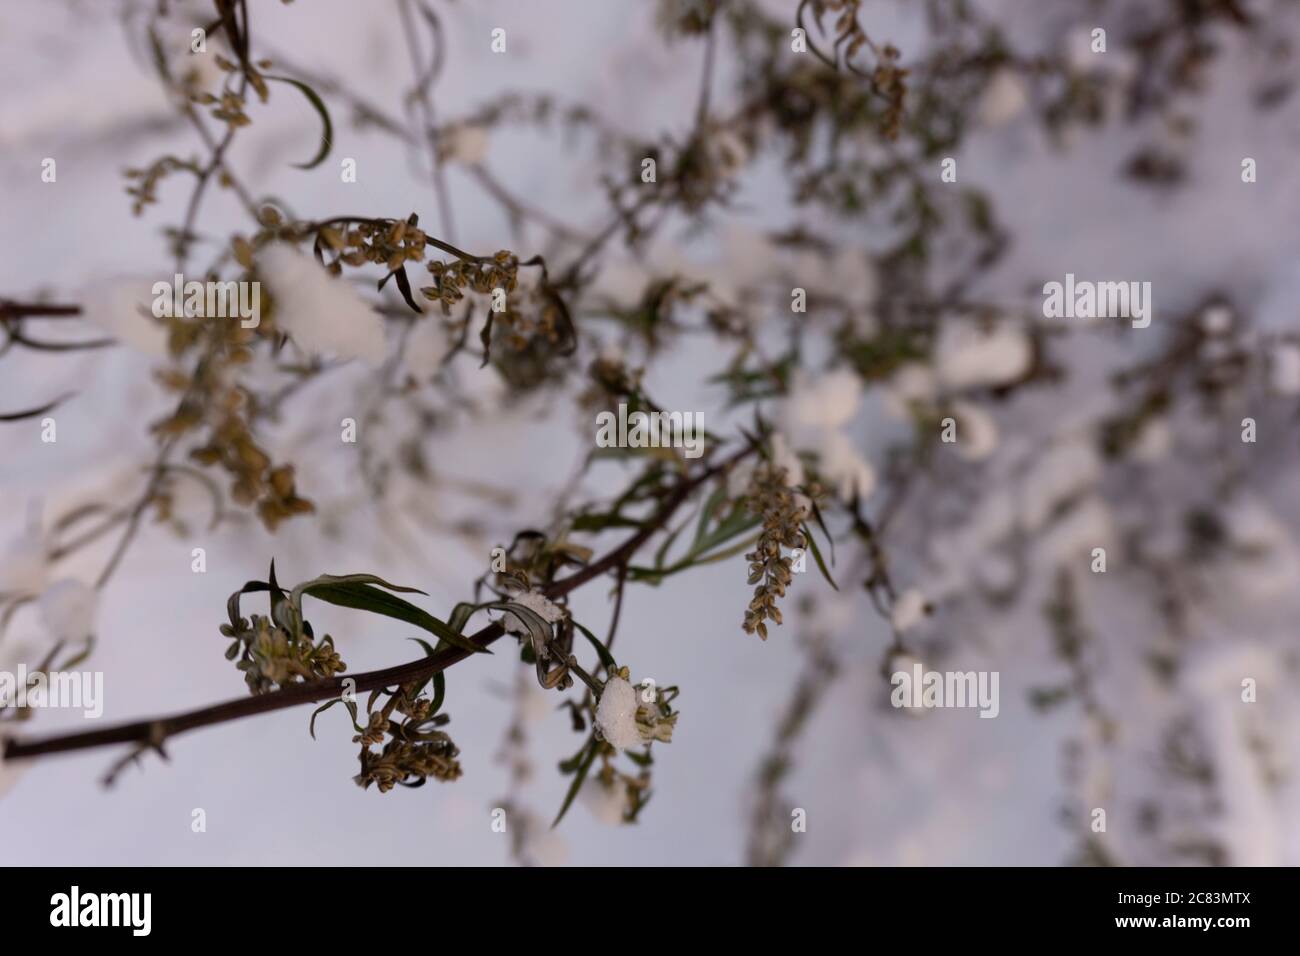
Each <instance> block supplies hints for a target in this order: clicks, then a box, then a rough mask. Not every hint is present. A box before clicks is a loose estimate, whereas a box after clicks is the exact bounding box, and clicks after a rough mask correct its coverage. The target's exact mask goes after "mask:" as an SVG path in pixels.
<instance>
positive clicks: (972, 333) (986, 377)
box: [935, 322, 1034, 390]
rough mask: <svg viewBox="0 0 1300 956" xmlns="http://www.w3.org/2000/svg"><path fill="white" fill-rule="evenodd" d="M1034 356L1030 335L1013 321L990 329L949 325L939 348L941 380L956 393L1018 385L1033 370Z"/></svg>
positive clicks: (936, 355)
mask: <svg viewBox="0 0 1300 956" xmlns="http://www.w3.org/2000/svg"><path fill="white" fill-rule="evenodd" d="M1033 357H1034V352H1033V347H1032V345H1031V344H1030V341H1029V336H1028V335H1026V334H1025V332H1024V330H1023V329H1021V328H1019V327H1017V326H1016V325H1014V324H1012V323H1010V322H999V323H997V324H995V325H994V326H992V327H991V328H988V329H983V328H980V327H978V326H976V325H974V324H972V323H969V322H949V323H947V324H946V325H944V327H943V329H942V330H941V331H940V333H939V341H938V343H937V344H936V346H935V368H936V371H937V372H938V375H939V380H940V381H941V382H942V383H943V385H944V386H946V387H947V388H950V389H953V390H961V389H965V388H976V387H979V386H984V385H1005V384H1007V383H1008V382H1014V381H1015V380H1016V379H1018V378H1020V377H1021V376H1023V375H1024V374H1025V373H1026V372H1028V371H1029V366H1030V363H1031V362H1032V361H1033Z"/></svg>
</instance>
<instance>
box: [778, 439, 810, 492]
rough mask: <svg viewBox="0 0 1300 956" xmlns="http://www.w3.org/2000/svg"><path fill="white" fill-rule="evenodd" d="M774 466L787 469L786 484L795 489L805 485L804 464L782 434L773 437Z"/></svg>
mask: <svg viewBox="0 0 1300 956" xmlns="http://www.w3.org/2000/svg"><path fill="white" fill-rule="evenodd" d="M772 464H773V465H775V466H776V467H777V468H784V469H785V483H786V484H787V485H789V486H790V487H792V488H794V487H797V486H799V485H802V484H803V483H804V479H805V476H804V473H803V462H802V461H800V460H799V456H798V455H796V454H795V453H794V449H792V448H791V447H790V443H789V441H787V439H786V437H785V436H784V435H783V434H781V433H780V432H776V433H775V434H773V435H772Z"/></svg>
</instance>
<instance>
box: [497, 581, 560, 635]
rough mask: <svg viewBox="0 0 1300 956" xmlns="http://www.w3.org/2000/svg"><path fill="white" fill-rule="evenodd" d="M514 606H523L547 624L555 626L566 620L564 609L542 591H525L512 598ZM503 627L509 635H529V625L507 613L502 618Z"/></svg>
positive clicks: (516, 616)
mask: <svg viewBox="0 0 1300 956" xmlns="http://www.w3.org/2000/svg"><path fill="white" fill-rule="evenodd" d="M510 602H511V603H512V604H521V605H523V606H524V607H526V608H528V610H530V611H532V612H534V613H535V614H538V615H540V616H541V618H542V620H544V621H545V622H546V623H547V624H554V623H555V622H556V621H559V620H562V619H563V618H564V608H562V607H560V606H559V605H558V604H555V603H553V602H552V601H551V600H550V599H549V598H547V597H546V595H545V594H543V593H542V592H541V591H523V592H521V593H519V594H515V595H513V596H511V598H510ZM501 626H502V627H504V628H505V630H506V633H508V634H528V633H529V630H528V625H526V624H525V623H524V622H523V621H521V620H520V619H519V616H518V615H516V614H514V613H512V612H510V611H506V612H505V614H503V615H502V617H501Z"/></svg>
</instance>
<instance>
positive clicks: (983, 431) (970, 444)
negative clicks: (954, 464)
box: [952, 402, 998, 461]
mask: <svg viewBox="0 0 1300 956" xmlns="http://www.w3.org/2000/svg"><path fill="white" fill-rule="evenodd" d="M952 414H953V418H955V419H956V421H957V454H959V455H961V456H962V457H963V458H965V459H967V460H969V461H983V460H984V459H985V458H987V457H988V456H989V455H991V454H993V452H994V450H996V449H997V447H998V426H997V423H996V422H995V421H993V416H992V415H990V414H989V413H988V412H986V411H984V409H982V408H980V407H979V406H978V405H973V404H971V403H970V402H954V403H953V406H952Z"/></svg>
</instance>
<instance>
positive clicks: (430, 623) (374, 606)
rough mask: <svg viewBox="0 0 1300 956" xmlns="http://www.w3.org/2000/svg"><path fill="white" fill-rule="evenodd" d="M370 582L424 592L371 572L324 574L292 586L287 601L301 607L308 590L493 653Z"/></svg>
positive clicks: (330, 600)
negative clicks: (344, 574)
mask: <svg viewBox="0 0 1300 956" xmlns="http://www.w3.org/2000/svg"><path fill="white" fill-rule="evenodd" d="M370 582H376V583H379V584H380V585H382V586H383V587H386V588H389V589H391V590H395V591H415V592H416V593H417V594H422V593H424V592H422V591H416V589H415V588H399V587H397V586H396V585H392V584H388V583H387V582H385V581H383V580H381V579H380V578H377V577H375V576H374V575H372V574H350V575H346V576H344V577H334V576H332V575H328V574H327V575H322V576H321V577H319V578H317V579H316V580H314V581H308V582H307V583H306V584H300V585H298V586H297V587H296V588H294V589H293V594H292V595H291V596H290V601H291V602H292V603H293V605H294V607H296V608H298V609H300V610H301V607H302V595H304V594H310V595H311V596H312V597H314V598H316V599H317V600H318V601H324V602H326V603H327V604H335V605H338V606H339V607H350V608H355V609H357V610H358V611H369V612H371V613H372V614H382V615H383V616H384V617H391V618H395V619H397V620H399V621H405V622H406V623H407V624H414V625H415V626H416V627H420V628H423V629H424V630H426V631H428V632H429V633H430V634H432V635H434V636H435V637H437V638H439V639H440V640H444V641H446V642H447V643H448V644H451V645H452V646H453V647H459V648H460V649H461V650H463V651H469V652H470V653H471V654H491V653H492V652H491V651H490V650H488V649H487V648H486V647H480V646H479V645H477V644H475V643H474V642H473V641H471V640H469V639H468V638H466V637H462V636H461V635H460V634H458V633H456V632H455V631H454V630H452V629H451V628H450V627H448V626H447V625H446V624H445V623H443V622H442V621H440V620H438V619H437V618H436V617H434V616H433V615H432V614H430V613H429V612H428V611H425V610H423V609H421V608H418V607H416V606H415V605H414V604H412V603H410V602H409V601H404V600H402V599H401V598H399V597H397V596H395V595H392V594H388V593H386V592H384V591H381V590H380V589H379V588H377V587H374V586H372V584H371V583H370Z"/></svg>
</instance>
